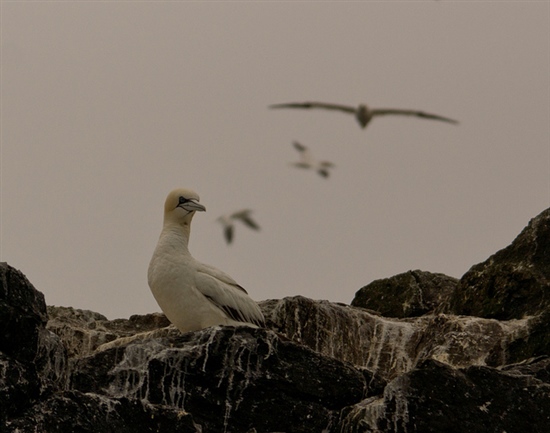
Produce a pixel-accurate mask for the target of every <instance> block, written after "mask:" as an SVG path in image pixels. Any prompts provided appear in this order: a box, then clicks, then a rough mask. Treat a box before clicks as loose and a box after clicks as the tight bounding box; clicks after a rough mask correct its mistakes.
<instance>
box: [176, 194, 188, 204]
mask: <svg viewBox="0 0 550 433" xmlns="http://www.w3.org/2000/svg"><path fill="white" fill-rule="evenodd" d="M188 201H189V199H187V198H185V197H184V196H182V195H180V200H179V203H178V205H180V204H183V203H187V202H188Z"/></svg>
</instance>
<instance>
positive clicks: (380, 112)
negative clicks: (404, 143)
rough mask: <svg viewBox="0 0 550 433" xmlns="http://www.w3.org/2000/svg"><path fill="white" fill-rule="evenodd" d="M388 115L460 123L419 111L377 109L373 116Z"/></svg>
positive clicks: (374, 110)
mask: <svg viewBox="0 0 550 433" xmlns="http://www.w3.org/2000/svg"><path fill="white" fill-rule="evenodd" d="M387 114H397V115H403V116H416V117H423V118H424V119H433V120H442V121H443V122H449V123H455V124H457V123H458V121H457V120H454V119H449V118H448V117H443V116H439V115H437V114H430V113H425V112H424V111H417V110H399V109H393V108H376V109H373V110H372V116H373V117H374V116H385V115H387Z"/></svg>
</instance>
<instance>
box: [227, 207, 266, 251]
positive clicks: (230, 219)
mask: <svg viewBox="0 0 550 433" xmlns="http://www.w3.org/2000/svg"><path fill="white" fill-rule="evenodd" d="M251 212H252V211H251V210H250V209H242V210H239V211H237V212H233V213H232V214H229V215H222V216H221V217H219V218H218V219H217V221H219V222H220V223H221V225H222V226H223V234H224V236H225V240H226V241H227V243H228V244H230V243H231V241H233V232H234V231H235V227H234V222H235V221H242V222H243V223H244V224H245V225H246V226H248V227H250V228H251V229H254V230H260V226H259V225H258V224H257V223H256V221H254V220H253V219H252V217H251V216H250V213H251Z"/></svg>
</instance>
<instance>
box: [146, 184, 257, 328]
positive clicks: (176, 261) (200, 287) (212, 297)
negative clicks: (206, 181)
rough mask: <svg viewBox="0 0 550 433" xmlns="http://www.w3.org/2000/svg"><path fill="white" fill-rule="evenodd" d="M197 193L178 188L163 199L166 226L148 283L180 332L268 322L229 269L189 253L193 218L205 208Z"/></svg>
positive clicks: (152, 263) (153, 258)
mask: <svg viewBox="0 0 550 433" xmlns="http://www.w3.org/2000/svg"><path fill="white" fill-rule="evenodd" d="M205 210H206V208H205V207H204V206H203V205H202V204H200V203H199V196H198V195H197V193H196V192H194V191H191V190H188V189H175V190H174V191H172V192H171V193H170V194H168V197H167V198H166V202H165V204H164V226H163V228H162V232H161V234H160V238H159V240H158V243H157V247H156V249H155V252H154V253H153V257H152V258H151V262H150V263H149V270H148V274H147V277H148V282H149V287H150V288H151V292H153V296H154V297H155V299H156V301H157V303H158V304H159V306H160V308H161V309H162V311H163V312H164V314H166V317H167V318H168V319H169V320H170V321H171V322H172V323H173V324H174V325H175V326H176V327H177V328H178V329H179V330H180V331H181V332H188V331H195V330H198V329H202V328H206V327H209V326H213V325H233V326H236V325H249V326H253V327H257V326H264V316H263V314H262V312H261V310H260V308H259V307H258V304H256V302H254V301H253V300H252V299H251V298H250V297H249V296H248V293H247V292H246V290H245V289H243V288H242V287H241V286H240V285H238V284H237V283H236V282H235V280H233V278H231V277H230V276H229V275H227V274H226V273H224V272H222V271H220V270H218V269H216V268H214V267H213V266H209V265H206V264H203V263H201V262H199V261H197V260H195V259H194V258H193V257H192V256H191V254H190V253H189V249H188V244H189V234H190V231H191V220H192V219H193V215H194V214H195V212H202V211H205Z"/></svg>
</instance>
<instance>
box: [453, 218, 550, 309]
mask: <svg viewBox="0 0 550 433" xmlns="http://www.w3.org/2000/svg"><path fill="white" fill-rule="evenodd" d="M549 306H550V209H547V210H545V211H544V212H542V213H541V214H540V215H538V216H537V217H536V218H533V219H532V220H531V221H530V222H529V224H528V225H527V227H526V228H525V229H524V230H523V231H522V232H521V233H520V234H519V235H518V236H517V237H516V239H514V241H513V242H512V244H511V245H510V246H508V247H506V248H504V249H502V250H500V251H498V252H497V253H495V254H494V255H492V256H491V257H489V258H488V259H487V260H486V261H485V262H483V263H480V264H478V265H475V266H472V268H471V269H470V270H469V271H468V272H466V274H464V276H463V277H462V279H461V280H460V285H459V287H458V289H457V290H456V291H455V293H454V294H453V296H452V297H451V307H450V309H449V312H451V313H453V314H464V315H471V316H479V317H490V318H495V319H501V320H506V319H521V318H523V317H525V316H532V315H537V314H540V313H542V312H544V311H548V309H549Z"/></svg>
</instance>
